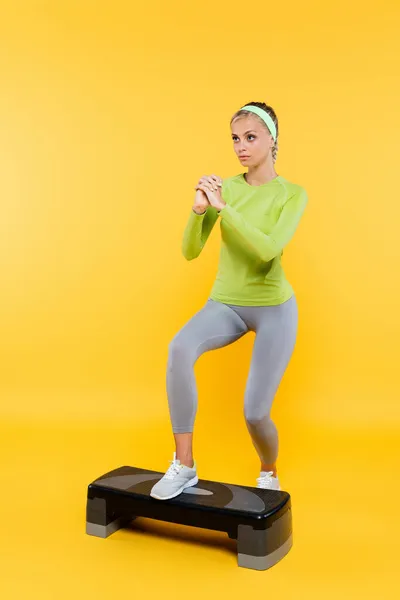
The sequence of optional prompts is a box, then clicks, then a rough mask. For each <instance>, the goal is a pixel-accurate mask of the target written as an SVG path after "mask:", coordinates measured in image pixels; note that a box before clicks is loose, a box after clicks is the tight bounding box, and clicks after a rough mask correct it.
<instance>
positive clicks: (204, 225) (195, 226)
mask: <svg viewBox="0 0 400 600" xmlns="http://www.w3.org/2000/svg"><path fill="white" fill-rule="evenodd" d="M217 219H218V211H217V210H216V209H215V208H214V207H213V206H209V207H208V208H207V210H206V212H205V213H204V214H202V215H197V214H196V213H195V212H194V210H193V209H192V210H191V214H190V217H189V220H188V222H187V225H186V228H185V231H184V233H183V240H182V253H183V256H184V257H185V258H186V260H192V259H193V258H197V257H198V256H199V254H200V252H201V251H202V250H203V248H204V244H205V243H206V241H207V239H208V236H209V235H210V233H211V230H212V228H213V227H214V225H215V223H216V221H217Z"/></svg>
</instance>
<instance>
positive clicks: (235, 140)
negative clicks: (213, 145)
mask: <svg viewBox="0 0 400 600" xmlns="http://www.w3.org/2000/svg"><path fill="white" fill-rule="evenodd" d="M255 137H256V136H255V135H253V134H252V133H250V134H249V135H248V136H247V139H249V138H255ZM232 140H233V141H234V142H237V141H238V138H237V137H233V138H232Z"/></svg>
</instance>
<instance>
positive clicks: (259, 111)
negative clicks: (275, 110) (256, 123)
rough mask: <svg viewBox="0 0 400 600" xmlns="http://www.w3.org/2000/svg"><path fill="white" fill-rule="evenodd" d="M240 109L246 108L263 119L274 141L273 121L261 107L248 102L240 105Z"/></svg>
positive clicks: (274, 128) (274, 127) (274, 129)
mask: <svg viewBox="0 0 400 600" xmlns="http://www.w3.org/2000/svg"><path fill="white" fill-rule="evenodd" d="M240 110H248V111H249V112H252V113H254V114H256V115H258V116H259V117H261V119H262V120H263V121H264V123H265V124H266V126H267V127H268V129H269V131H270V133H271V135H272V137H273V138H274V141H276V126H275V123H274V122H273V120H272V118H271V116H270V115H269V114H268V113H267V112H266V111H265V110H264V109H263V108H259V107H258V106H253V105H252V104H248V105H246V106H242V108H241V109H240Z"/></svg>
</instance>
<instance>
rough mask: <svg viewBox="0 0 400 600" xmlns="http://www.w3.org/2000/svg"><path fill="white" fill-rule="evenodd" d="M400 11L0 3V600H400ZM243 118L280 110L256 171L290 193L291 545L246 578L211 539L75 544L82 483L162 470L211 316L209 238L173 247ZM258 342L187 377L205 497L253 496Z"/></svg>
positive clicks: (284, 455) (285, 429) (144, 537)
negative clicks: (190, 367) (185, 365)
mask: <svg viewBox="0 0 400 600" xmlns="http://www.w3.org/2000/svg"><path fill="white" fill-rule="evenodd" d="M399 16H400V8H399V5H398V3H397V2H394V1H393V2H390V1H387V0H385V1H383V2H380V3H379V4H378V5H367V4H364V3H361V2H358V1H355V2H353V3H349V2H344V1H343V0H339V1H338V2H335V3H330V4H327V5H323V6H322V5H321V3H319V2H316V1H315V2H311V1H309V0H307V1H305V2H302V3H298V2H294V1H292V2H281V3H275V4H268V3H265V2H259V1H258V0H254V1H253V2H251V3H250V4H246V3H243V2H236V1H233V2H219V3H218V2H209V1H208V0H205V1H203V2H202V3H200V4H199V5H197V4H193V5H189V4H188V3H187V2H182V1H180V2H172V3H164V2H152V3H134V2H121V1H117V0H114V1H113V2H104V1H103V2H99V1H94V0H93V1H88V0H82V1H78V0H74V1H66V0H65V1H61V0H60V1H53V2H43V1H42V2H39V1H37V2H33V1H32V2H30V1H26V2H4V1H3V2H0V75H1V93H0V202H1V213H0V270H1V293H0V398H1V400H0V402H1V404H0V411H1V412H0V416H1V431H0V434H1V438H0V439H1V446H2V448H1V467H2V493H1V504H2V505H1V514H2V542H1V547H0V550H1V564H0V569H1V570H3V573H2V575H1V584H2V588H3V590H4V589H5V590H6V591H5V593H4V594H2V596H3V597H4V598H6V599H7V600H8V599H14V598H18V599H19V598H28V597H29V598H41V599H42V598H43V599H44V598H46V599H47V598H51V599H53V598H54V599H57V600H59V599H64V598H70V597H72V595H73V596H74V597H81V596H82V597H85V598H111V597H115V595H116V594H122V593H123V594H127V593H128V594H129V595H130V597H134V598H141V597H150V598H153V597H154V598H156V597H157V598H166V599H169V598H174V597H176V590H177V589H179V595H181V594H183V593H184V594H185V595H187V594H190V595H191V596H194V597H197V594H198V595H199V597H200V596H202V597H204V594H205V593H207V594H208V595H209V597H221V598H225V597H228V596H229V597H232V598H243V597H244V596H243V595H244V594H260V593H262V594H263V595H265V594H268V595H271V596H272V595H278V594H279V597H281V598H285V599H286V598H290V599H291V598H296V599H297V598H321V597H324V598H337V597H341V598H363V599H364V598H385V599H386V598H395V597H398V589H397V590H396V579H397V577H396V571H395V564H396V562H397V559H398V535H399V528H398V524H399V522H398V515H397V513H396V508H397V506H398V498H397V493H398V491H399V490H398V464H399V463H398V458H399V456H398V455H399V452H398V451H399V443H398V433H399V420H400V409H399V398H400V393H399V392H400V384H399V379H400V378H399V370H398V362H399V351H398V347H399V340H400V317H399V312H398V311H399V306H400V281H399V260H400V245H399V235H398V223H399V217H400V209H399V194H398V191H397V175H398V168H399V167H398V159H399V124H400V116H399V89H400V86H399V68H398V64H399V62H398V60H399V54H400V52H399V51H400V48H399V41H398V31H399ZM250 101H264V102H266V103H267V104H270V105H272V106H273V107H274V109H275V110H276V112H277V115H278V118H279V125H280V136H279V151H278V160H277V163H276V170H277V172H278V174H281V175H283V176H284V177H286V178H288V179H289V180H292V181H294V182H296V183H299V184H300V185H302V186H304V187H305V188H306V190H307V191H308V195H309V203H308V206H307V211H306V213H305V215H304V217H303V219H302V221H301V224H300V227H299V229H298V231H297V233H296V235H295V238H294V239H293V240H292V242H291V243H290V246H288V248H287V249H286V251H285V253H284V267H285V271H286V273H287V276H288V278H289V280H290V281H291V283H292V285H293V286H294V288H295V291H296V295H297V300H298V305H299V334H298V340H297V345H296V350H295V353H294V355H293V358H292V360H291V363H290V365H289V368H288V370H287V373H286V375H285V377H284V379H283V381H282V385H281V387H280V389H279V392H278V395H277V397H276V400H275V403H274V407H273V417H274V419H275V422H276V424H277V426H278V429H279V432H280V440H281V449H280V458H279V462H278V467H279V474H280V478H281V482H282V486H283V488H284V489H287V490H288V491H289V492H290V493H291V495H292V502H293V519H294V546H293V549H292V550H291V552H290V553H289V554H288V556H287V557H286V558H285V559H284V560H283V561H281V562H280V563H279V564H278V565H277V566H275V567H274V568H273V569H271V570H269V571H267V572H264V573H260V572H256V571H250V570H246V569H240V568H238V567H237V566H236V555H235V546H234V543H233V542H232V541H230V540H228V538H227V536H226V535H225V534H222V533H221V534H219V533H213V532H209V531H205V530H204V531H203V530H196V529H191V528H184V527H178V526H168V525H166V524H163V523H157V522H152V521H145V520H142V521H138V522H137V523H136V524H135V526H134V527H133V528H132V529H131V530H124V531H119V532H117V533H116V534H115V535H114V536H113V537H112V538H110V539H109V540H106V541H105V540H99V539H97V538H93V537H90V536H86V535H85V533H84V531H85V504H86V487H87V485H88V483H89V482H90V481H92V480H94V479H95V478H97V477H98V476H100V475H101V474H102V473H104V472H106V471H108V470H110V469H113V468H116V467H117V466H120V465H123V464H131V465H136V466H140V467H145V468H150V469H156V470H160V471H165V470H166V468H167V466H168V461H169V460H170V459H171V458H172V452H173V444H172V441H173V440H172V435H171V431H170V424H169V413H168V408H167V398H166V390H165V368H166V361H167V352H168V344H169V341H170V340H171V339H172V337H173V336H174V335H175V333H177V331H178V330H179V329H180V328H181V327H182V326H183V325H184V324H185V323H186V322H187V320H188V319H189V318H190V317H191V316H192V315H193V314H194V312H195V311H197V310H199V309H200V308H201V307H202V306H203V304H204V303H205V301H206V300H207V298H208V294H209V291H210V288H211V285H212V282H213V280H214V277H215V274H216V268H217V260H218V252H219V227H216V228H215V230H214V231H213V232H212V235H211V238H210V239H209V241H208V243H207V245H206V247H205V249H204V251H203V253H202V254H201V256H200V257H199V258H198V259H197V260H195V261H193V262H186V261H185V259H184V258H183V256H182V254H181V237H182V233H183V229H184V227H185V225H186V221H187V218H188V216H189V211H190V207H191V204H192V201H193V197H194V186H195V184H196V182H197V180H198V179H199V177H200V176H201V175H202V174H210V173H216V174H218V175H220V176H221V177H223V178H224V177H229V176H231V175H234V174H236V173H239V172H241V171H242V170H243V169H242V167H241V165H240V163H238V161H237V159H236V156H235V154H234V151H233V147H232V142H231V138H230V128H229V121H230V118H231V116H232V114H233V113H234V112H235V111H236V110H237V109H238V108H239V107H240V106H241V105H243V104H244V103H246V102H250ZM253 340H254V338H253V337H252V334H249V335H248V336H246V337H245V338H243V339H242V340H240V341H239V342H237V343H236V344H234V345H232V346H229V347H227V348H224V349H221V350H218V351H216V352H213V353H208V354H205V355H203V356H202V357H201V359H200V360H199V362H198V363H197V365H196V377H197V382H198V390H199V413H198V417H197V421H196V432H195V457H196V459H197V461H198V464H199V475H200V477H202V478H207V479H215V480H219V481H225V482H231V483H243V484H245V485H255V478H256V477H257V476H258V466H259V465H258V461H257V457H256V454H255V451H254V450H253V448H252V445H251V442H250V439H249V437H248V434H247V430H246V428H245V424H244V421H243V417H242V402H243V393H244V388H245V383H246V377H247V372H248V368H249V362H250V358H251V349H252V343H253ZM396 554H397V559H396ZM185 590H186V591H185Z"/></svg>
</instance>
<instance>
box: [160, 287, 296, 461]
mask: <svg viewBox="0 0 400 600" xmlns="http://www.w3.org/2000/svg"><path fill="white" fill-rule="evenodd" d="M297 318H298V316H297V302H296V297H295V296H294V295H293V296H291V298H289V300H287V301H286V302H284V303H283V304H278V305H276V306H236V305H233V304H223V303H221V302H216V301H214V300H211V298H209V299H208V300H207V302H206V304H205V306H204V307H203V308H202V309H201V310H200V311H199V312H197V313H196V314H195V315H194V316H193V317H192V318H191V319H190V320H189V321H188V322H187V323H186V325H184V327H183V328H182V329H181V330H180V331H179V332H178V333H177V334H176V336H175V337H174V338H173V340H172V341H171V343H170V345H169V354H168V366H167V395H168V404H169V411H170V415H171V421H172V430H173V432H174V433H188V432H192V431H193V426H194V421H195V416H196V411H197V387H196V382H195V375H194V364H195V362H196V361H197V359H198V358H199V357H200V356H201V355H202V354H203V353H204V352H207V351H208V350H215V349H217V348H222V347H223V346H228V345H229V344H232V343H233V342H235V341H236V340H238V339H239V338H241V337H242V336H243V335H245V334H246V333H247V332H248V331H254V332H255V333H256V336H255V340H254V346H253V354H252V360H251V366H250V372H249V375H248V379H247V384H246V392H245V398H244V416H245V420H246V425H247V428H248V430H249V433H250V435H251V438H252V441H253V444H254V447H255V449H256V450H257V453H258V455H259V457H260V459H261V462H263V463H265V464H266V465H271V464H273V463H274V462H275V461H276V458H277V456H278V433H277V430H276V427H275V425H274V423H273V421H272V420H271V418H270V411H271V406H272V401H273V399H274V396H275V394H276V391H277V389H278V386H279V384H280V381H281V379H282V377H283V374H284V372H285V370H286V367H287V365H288V363H289V360H290V357H291V355H292V352H293V350H294V345H295V341H296V334H297Z"/></svg>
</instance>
